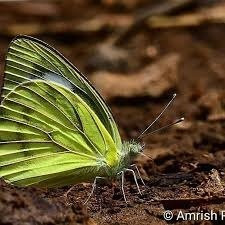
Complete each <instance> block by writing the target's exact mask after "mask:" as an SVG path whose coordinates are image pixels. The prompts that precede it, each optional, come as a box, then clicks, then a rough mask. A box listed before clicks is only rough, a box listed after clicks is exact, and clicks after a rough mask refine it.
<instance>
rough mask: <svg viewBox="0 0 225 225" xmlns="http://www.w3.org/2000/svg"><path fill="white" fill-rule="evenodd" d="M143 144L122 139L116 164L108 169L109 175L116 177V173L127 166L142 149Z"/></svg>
mask: <svg viewBox="0 0 225 225" xmlns="http://www.w3.org/2000/svg"><path fill="white" fill-rule="evenodd" d="M142 149H143V146H142V145H141V144H140V143H138V142H136V141H134V140H131V141H124V142H123V144H122V151H120V155H119V156H118V158H119V160H118V164H117V165H116V166H115V167H114V168H111V169H110V170H109V171H108V176H109V177H116V176H117V174H118V173H119V172H121V171H123V170H124V169H126V168H128V167H129V165H130V164H131V162H132V160H133V159H134V158H135V157H136V156H137V155H138V154H139V153H140V152H141V151H142Z"/></svg>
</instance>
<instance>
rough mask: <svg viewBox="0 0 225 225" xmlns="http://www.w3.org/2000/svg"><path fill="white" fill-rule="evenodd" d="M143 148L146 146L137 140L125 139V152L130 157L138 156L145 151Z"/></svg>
mask: <svg viewBox="0 0 225 225" xmlns="http://www.w3.org/2000/svg"><path fill="white" fill-rule="evenodd" d="M143 149H144V146H143V145H142V144H141V143H139V142H136V141H135V140H131V141H125V142H124V143H123V152H124V153H125V154H126V155H128V156H129V158H130V159H133V158H134V157H135V156H137V155H138V154H139V153H140V152H142V151H143Z"/></svg>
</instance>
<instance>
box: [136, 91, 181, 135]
mask: <svg viewBox="0 0 225 225" xmlns="http://www.w3.org/2000/svg"><path fill="white" fill-rule="evenodd" d="M176 95H177V94H173V97H172V98H171V100H170V101H169V102H168V103H167V105H166V106H165V107H164V109H163V110H162V112H161V113H160V114H159V115H158V116H157V117H156V118H155V119H154V121H153V122H152V123H151V124H150V125H149V126H148V127H146V129H145V130H144V131H142V133H141V134H140V135H139V136H138V137H137V139H140V138H141V137H142V136H143V134H145V133H146V132H147V131H148V130H149V129H150V128H151V127H152V126H153V124H155V122H156V121H157V120H159V119H160V117H161V116H162V115H163V113H164V112H165V111H166V109H167V108H168V107H169V105H170V104H171V103H172V102H173V100H174V99H175V97H176Z"/></svg>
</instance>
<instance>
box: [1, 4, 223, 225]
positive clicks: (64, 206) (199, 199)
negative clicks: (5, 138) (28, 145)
mask: <svg viewBox="0 0 225 225" xmlns="http://www.w3.org/2000/svg"><path fill="white" fill-rule="evenodd" d="M84 2H86V3H79V4H80V5H79V7H80V12H79V13H80V14H81V15H82V17H81V18H80V17H77V16H74V14H72V13H71V12H70V14H69V11H68V15H67V14H66V13H64V14H65V15H64V16H65V17H66V16H68V18H67V19H66V22H65V21H64V23H65V24H68V23H69V20H70V17H73V23H74V24H76V23H77V24H80V21H82V19H83V20H85V19H86V20H87V19H88V15H89V16H90V17H91V16H93V15H94V12H95V13H96V14H97V13H99V23H97V24H100V22H101V21H102V19H101V17H100V16H101V15H103V14H104V15H111V14H112V15H114V17H113V18H114V19H115V15H116V16H117V17H118V18H119V16H120V17H121V18H120V19H121V21H125V17H124V16H127V17H126V18H127V20H128V19H129V16H131V15H133V12H134V11H136V10H137V9H138V7H139V8H142V9H143V8H145V6H146V8H147V6H148V7H149V3H148V1H140V4H138V3H136V2H138V1H130V2H129V1H123V2H124V3H121V4H123V5H122V6H121V5H120V4H119V5H117V3H113V2H117V1H101V2H102V3H101V4H99V5H98V4H97V5H96V4H93V3H90V2H89V1H84ZM128 2H129V3H128ZM131 2H133V3H132V4H131ZM153 2H154V1H153ZM156 2H157V1H156ZM156 2H154V3H156ZM215 2H216V1H215ZM51 4H53V3H49V6H48V7H47V4H46V7H47V8H45V9H46V11H44V13H45V14H46V15H45V14H44V16H45V17H46V18H48V17H47V16H48V13H49V14H51V20H53V21H54V17H57V15H58V14H57V13H59V12H58V11H57V10H56V11H54V10H53V9H52V8H53V6H52V8H51V7H50V6H51ZM74 4H75V3H74ZM25 6H26V4H25V5H23V7H25ZM31 6H32V4H30V5H29V7H31ZM4 7H5V9H8V10H9V12H11V13H12V12H14V11H15V10H16V9H15V8H14V11H13V10H12V7H10V6H9V4H8V5H4ZM7 7H8V8H7ZM27 7H28V6H27ZM54 7H56V6H54ZM57 7H58V8H59V9H61V10H68V8H69V6H68V5H67V4H65V6H64V5H63V4H62V5H59V6H58V5H57ZM201 7H202V6H201V5H194V6H193V5H192V6H191V7H188V8H187V9H182V11H181V12H180V11H179V12H176V13H184V10H187V11H188V12H191V11H192V10H197V9H198V8H201ZM21 8H22V6H21ZM21 8H19V9H20V11H18V13H17V14H14V15H13V16H14V17H16V16H17V17H22V16H21V15H24V14H26V13H27V11H26V12H25V10H24V11H23V10H22V9H21ZM73 8H74V10H75V9H76V7H75V6H73ZM31 9H33V10H34V8H31ZM41 9H42V10H43V8H41V7H40V10H41ZM10 10H11V11H10ZM53 11H54V12H55V14H56V15H55V14H54V13H53ZM224 12H225V11H224ZM52 14H54V16H52ZM10 15H11V14H10ZM41 15H42V14H41ZM60 15H62V13H61V14H60ZM13 16H12V18H13ZM39 17H41V16H39V14H38V12H36V13H34V15H32V13H31V12H30V14H29V18H31V19H33V20H32V21H34V22H37V21H39V20H40V18H39ZM42 17H43V15H42ZM45 17H44V18H45ZM59 17H60V16H59ZM46 18H45V20H46ZM57 18H58V17H57ZM60 18H61V17H60ZM95 18H97V19H98V16H96V17H95ZM118 18H117V19H116V21H117V20H118V21H120V20H119V19H118ZM97 19H96V20H97ZM7 20H10V16H8V17H6V19H5V21H7ZM21 20H22V19H21ZM21 20H18V23H19V22H20V21H21ZM42 20H43V19H42ZM58 20H59V19H58ZM3 21H4V20H1V21H0V23H1V24H2V23H3ZM116 21H114V23H115V24H116V23H117V22H116ZM13 23H15V21H14V22H13ZM118 23H119V22H118ZM87 24H88V23H87ZM115 24H114V25H112V24H110V23H108V24H107V22H106V23H105V24H104V26H102V27H100V28H98V29H97V28H96V26H97V25H96V26H94V28H93V27H91V28H90V29H87V31H85V30H82V29H84V28H82V29H80V30H79V29H78V30H76V31H73V30H72V31H71V30H70V29H69V28H68V30H66V31H63V32H62V33H60V28H59V27H58V30H57V31H56V32H55V33H54V32H48V31H43V30H40V31H38V30H37V31H36V33H35V32H34V33H32V32H33V30H31V31H30V30H28V31H27V30H22V32H23V33H27V34H32V35H34V36H36V37H38V38H40V39H42V40H44V41H46V42H48V43H50V44H52V45H54V46H55V47H56V48H57V49H59V50H60V51H61V52H62V53H63V54H64V55H66V56H67V57H68V58H69V59H70V61H72V62H73V63H74V64H76V66H77V67H78V68H80V70H81V71H83V72H84V74H87V77H88V78H89V79H92V77H93V76H94V75H95V74H96V73H97V72H99V71H100V72H102V73H104V72H105V73H106V72H107V73H110V74H108V75H109V76H110V75H112V74H113V75H115V74H119V75H118V76H120V75H121V74H123V75H126V76H127V78H128V79H129V74H131V73H132V74H136V75H137V76H138V75H139V73H141V72H140V71H143V68H145V67H147V66H149V65H150V66H151V65H155V67H156V70H155V71H156V73H158V74H160V71H162V72H163V74H164V72H165V71H166V73H171V76H172V78H173V79H172V78H171V80H172V82H169V83H168V80H167V81H165V80H164V78H163V76H162V78H160V79H159V80H160V82H159V83H157V82H156V83H157V85H159V84H160V85H159V86H158V89H160V88H162V87H165V86H164V85H163V84H164V82H167V86H166V87H167V88H166V89H163V88H162V91H158V89H157V90H156V92H155V93H152V92H151V93H150V94H149V92H145V91H144V90H143V93H141V92H140V91H139V94H138V95H137V94H136V93H135V88H134V90H130V92H129V93H130V94H129V96H126V95H124V94H123V93H122V92H121V93H120V94H118V91H117V90H116V89H113V88H112V89H111V92H114V91H117V92H116V93H117V95H110V96H107V95H104V90H105V89H106V88H107V84H105V86H104V84H103V85H102V84H101V85H102V86H101V93H103V95H104V97H105V98H106V101H107V103H108V105H109V106H110V107H111V109H112V112H113V115H114V117H115V120H116V121H117V123H118V127H119V129H120V133H121V136H122V138H123V139H124V140H129V139H135V138H136V137H137V136H138V135H139V134H140V132H141V131H142V130H143V129H144V128H145V127H146V126H147V125H148V124H149V123H150V122H151V121H152V120H153V119H154V118H155V117H156V116H157V115H158V113H159V112H160V111H161V110H162V108H163V106H164V105H165V104H166V103H167V102H168V100H169V99H170V98H171V96H172V94H173V93H174V92H176V93H177V97H176V100H175V101H174V103H173V104H172V106H171V107H170V109H169V110H168V111H167V112H166V113H165V114H164V116H163V117H162V118H161V119H160V121H158V123H157V125H156V126H155V127H153V128H152V129H157V128H158V127H160V126H163V125H165V124H168V123H170V122H171V121H173V120H175V119H176V118H179V117H185V121H184V122H183V123H181V124H178V125H175V126H173V127H171V128H169V129H166V130H164V131H160V132H156V133H154V134H151V135H149V136H147V137H146V138H144V139H143V140H142V142H144V144H145V149H144V154H145V155H147V156H148V157H145V156H143V155H142V156H139V157H137V158H136V159H135V160H134V163H136V165H137V166H138V167H139V169H140V172H141V175H142V177H143V179H144V182H145V186H144V185H142V184H141V180H140V179H138V182H139V183H140V188H141V192H142V195H140V194H139V193H138V191H137V188H136V185H135V183H134V180H133V177H132V174H129V173H128V172H127V174H126V182H125V193H126V197H127V200H128V204H126V203H125V201H124V199H123V195H122V193H121V189H120V182H119V181H117V182H115V183H104V182H103V183H100V184H99V185H98V187H97V189H96V193H95V195H93V197H92V198H91V199H90V201H89V202H88V204H86V205H83V202H84V201H85V200H86V198H87V196H88V194H89V193H90V191H91V184H88V183H84V184H78V185H76V186H74V188H73V189H72V190H71V191H70V192H69V193H68V195H67V196H65V193H66V192H67V191H68V189H69V188H70V187H63V188H55V189H39V188H35V187H32V188H17V187H13V186H11V185H9V184H6V183H5V182H4V181H3V180H1V181H0V224H4V225H11V224H13V225H14V224H15V225H22V224H23V225H24V224H32V225H33V224H44V225H50V224H57V225H58V224H93V225H94V224H101V225H106V224H107V225H108V224H111V225H112V224H133V225H136V224H138V225H144V224H160V225H161V224H167V222H166V221H165V219H164V218H163V213H164V211H165V210H171V211H172V212H173V213H174V218H173V219H172V220H171V221H169V223H170V224H191V222H188V221H182V220H178V221H177V220H176V216H177V215H178V213H179V211H180V210H182V211H183V212H202V211H204V212H210V210H213V211H214V212H216V213H218V214H219V212H220V210H222V209H224V208H225V195H224V194H225V190H224V187H225V169H224V168H225V91H224V88H225V57H224V56H225V42H224V40H225V25H224V24H220V23H216V24H215V23H212V24H203V25H199V26H188V27H178V28H173V27H169V28H157V29H156V28H151V27H148V26H146V24H145V25H143V24H140V27H138V28H136V29H135V30H133V31H132V32H131V34H130V35H129V36H128V37H126V41H123V42H121V43H120V45H119V46H117V47H118V48H120V50H121V51H122V52H125V54H122V56H121V51H119V52H118V51H115V52H113V53H112V52H111V51H113V50H112V49H111V50H110V48H109V49H108V50H107V51H108V52H107V54H108V55H114V56H115V58H113V57H110V59H108V58H107V57H104V55H103V56H102V52H99V51H98V46H100V47H101V45H102V43H106V44H108V42H109V40H110V38H111V37H112V36H113V35H114V34H115V31H116V29H119V28H117V27H116V25H115ZM124 24H125V25H124V26H125V27H126V22H124ZM44 25H45V24H44V23H43V26H44ZM89 26H91V25H90V24H89ZM99 26H100V25H99ZM17 29H25V28H21V27H19V28H18V27H17ZM26 29H27V28H26ZM94 29H95V30H94ZM14 30H15V29H14ZM14 30H13V29H12V31H11V30H10V27H9V28H8V29H7V30H4V29H2V31H0V53H1V59H2V60H1V64H0V65H1V71H2V73H3V65H4V60H3V59H4V54H5V53H6V50H7V45H8V43H9V41H10V39H11V38H12V37H13V35H14V33H13V32H14ZM7 32H8V33H7ZM18 32H21V30H19V31H18ZM171 54H173V55H174V54H175V55H176V56H177V57H178V58H179V60H178V62H177V63H175V65H174V66H175V69H172V70H171V71H168V70H165V68H164V67H165V66H168V65H166V64H163V65H161V64H160V65H161V66H159V64H158V62H159V60H160V59H161V58H162V57H168V58H170V56H171ZM117 56H118V57H117ZM119 56H121V57H119ZM118 58H119V59H118ZM157 65H158V66H157ZM153 71H154V70H153ZM149 76H151V74H149ZM160 76H161V75H160ZM93 80H94V79H93ZM136 85H137V86H138V85H139V84H138V82H137V83H136ZM151 85H154V82H153V83H151ZM96 86H98V82H97V81H96ZM131 87H132V88H133V86H131ZM104 88H105V89H104ZM126 88H129V86H128V87H126ZM149 88H151V87H149ZM196 223H197V222H196ZM217 223H218V221H217ZM217 223H216V222H213V221H208V223H207V224H217ZM193 224H194V222H193ZM199 224H203V221H199Z"/></svg>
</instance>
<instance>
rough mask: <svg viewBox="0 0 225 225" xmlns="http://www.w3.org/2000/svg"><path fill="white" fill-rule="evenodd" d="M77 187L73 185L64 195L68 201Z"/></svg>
mask: <svg viewBox="0 0 225 225" xmlns="http://www.w3.org/2000/svg"><path fill="white" fill-rule="evenodd" d="M75 186H76V185H73V186H72V187H71V188H70V189H69V190H68V191H67V192H65V194H64V195H63V196H64V197H65V198H66V199H67V197H68V194H69V193H70V192H71V191H72V190H73V189H74V188H75Z"/></svg>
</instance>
